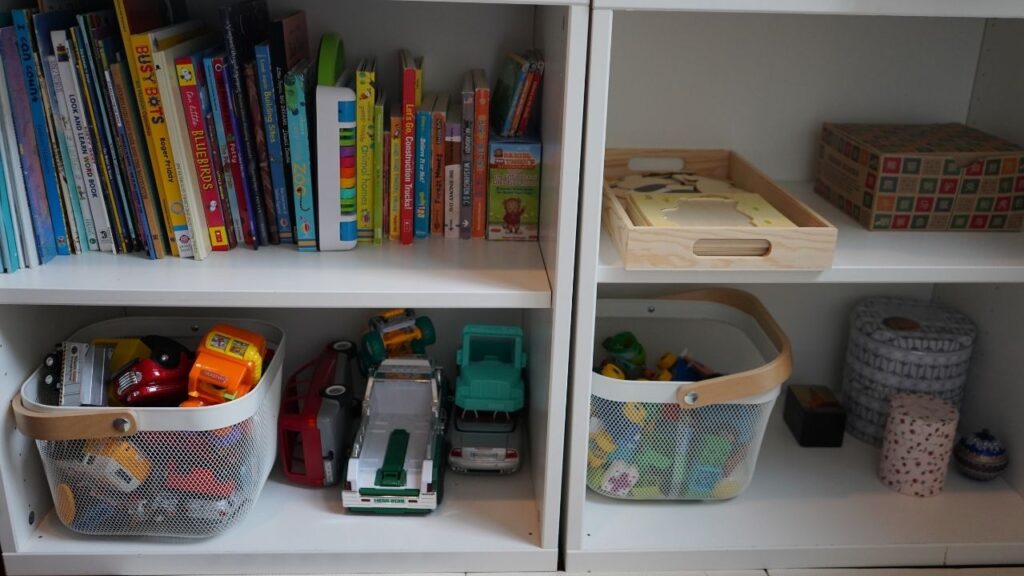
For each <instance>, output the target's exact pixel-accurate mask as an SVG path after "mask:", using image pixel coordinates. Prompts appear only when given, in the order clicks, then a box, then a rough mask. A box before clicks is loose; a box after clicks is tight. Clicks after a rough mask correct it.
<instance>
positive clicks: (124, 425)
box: [114, 418, 132, 433]
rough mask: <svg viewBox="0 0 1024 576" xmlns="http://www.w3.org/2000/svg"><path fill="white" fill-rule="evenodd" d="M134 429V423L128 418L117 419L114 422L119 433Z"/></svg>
mask: <svg viewBox="0 0 1024 576" xmlns="http://www.w3.org/2000/svg"><path fill="white" fill-rule="evenodd" d="M131 429H132V423H131V422H129V421H128V420H127V419H126V418H117V419H115V420H114V430H117V431H118V432H122V433H123V432H127V431H129V430H131Z"/></svg>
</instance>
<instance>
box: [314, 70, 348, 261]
mask: <svg viewBox="0 0 1024 576" xmlns="http://www.w3.org/2000/svg"><path fill="white" fill-rule="evenodd" d="M351 81H352V78H351V73H349V74H347V75H346V76H342V77H340V78H339V80H338V82H337V83H336V85H335V86H317V87H316V119H317V129H316V141H317V158H319V161H320V163H321V164H320V166H319V167H318V170H317V180H318V181H317V205H318V206H319V210H318V213H317V219H318V223H317V228H318V230H319V232H320V235H319V240H320V250H321V251H332V250H351V249H353V248H355V247H356V245H357V243H358V232H357V222H356V220H357V216H356V173H355V159H356V93H355V90H353V89H352V88H351V87H350V86H351ZM334 159H337V160H336V161H337V162H338V165H337V167H336V168H335V169H332V166H331V165H332V164H333V162H335V160H334Z"/></svg>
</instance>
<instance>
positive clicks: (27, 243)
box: [0, 26, 39, 268]
mask: <svg viewBox="0 0 1024 576" xmlns="http://www.w3.org/2000/svg"><path fill="white" fill-rule="evenodd" d="M13 36H14V31H13V29H12V28H11V27H10V26H6V27H3V28H0V137H2V139H3V142H2V145H0V152H2V153H3V159H4V174H5V177H6V180H7V184H8V185H7V193H8V196H9V198H10V203H11V210H12V217H13V219H14V222H15V228H16V231H17V234H16V236H15V238H14V240H15V243H16V245H17V250H18V256H19V260H20V261H21V266H22V267H23V268H32V267H35V266H39V252H38V250H37V247H36V240H35V233H34V231H33V228H32V215H31V213H30V211H29V207H28V192H27V189H26V186H25V172H24V171H23V170H24V167H23V165H22V162H21V155H20V153H19V142H18V130H17V129H16V128H15V122H14V114H15V108H14V106H13V104H12V102H13V98H11V97H10V96H9V94H8V89H9V86H8V80H7V79H8V77H9V76H8V74H7V69H6V62H9V61H10V60H9V58H10V54H8V44H10V46H11V47H13V46H15V45H16V43H15V42H14V41H13Z"/></svg>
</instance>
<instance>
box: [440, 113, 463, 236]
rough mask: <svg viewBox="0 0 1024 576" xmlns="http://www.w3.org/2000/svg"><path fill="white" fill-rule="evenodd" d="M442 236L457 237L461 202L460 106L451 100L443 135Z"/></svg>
mask: <svg viewBox="0 0 1024 576" xmlns="http://www.w3.org/2000/svg"><path fill="white" fill-rule="evenodd" d="M444 158H445V167H444V237H445V238H458V237H459V229H460V226H459V223H460V217H459V216H460V215H459V209H460V207H461V204H462V106H461V104H460V103H459V102H451V103H450V104H449V107H448V118H447V123H446V126H445V136H444Z"/></svg>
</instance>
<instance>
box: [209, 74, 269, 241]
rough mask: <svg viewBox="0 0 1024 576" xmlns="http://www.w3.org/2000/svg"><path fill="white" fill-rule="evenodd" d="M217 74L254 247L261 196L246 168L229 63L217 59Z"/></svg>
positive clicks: (235, 177) (233, 169)
mask: <svg viewBox="0 0 1024 576" xmlns="http://www.w3.org/2000/svg"><path fill="white" fill-rule="evenodd" d="M214 78H215V83H216V87H217V98H218V99H220V107H221V114H222V116H223V118H222V121H223V123H224V130H225V135H226V138H227V148H228V155H227V157H226V159H225V162H226V163H227V165H228V166H230V167H231V177H232V179H233V180H234V183H235V197H236V199H237V200H238V210H239V216H240V217H241V219H242V225H243V227H244V229H245V243H246V244H247V245H249V246H251V247H253V248H256V247H258V246H259V244H260V235H259V232H260V226H259V224H258V222H257V218H258V216H257V213H256V206H255V205H256V204H258V203H259V202H258V200H259V199H258V198H257V197H256V196H255V191H254V190H252V188H251V181H250V179H249V177H250V172H249V171H248V170H247V169H246V166H245V158H244V156H243V154H242V149H241V144H242V143H241V141H240V136H239V130H240V128H239V124H240V122H239V119H238V117H237V115H236V114H235V110H234V107H233V102H234V100H235V99H234V98H232V97H231V95H230V94H231V78H230V75H229V74H228V70H227V64H226V63H225V62H224V61H223V60H222V59H217V60H216V62H215V63H214Z"/></svg>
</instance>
